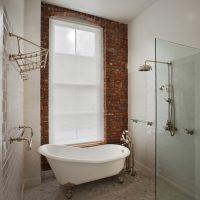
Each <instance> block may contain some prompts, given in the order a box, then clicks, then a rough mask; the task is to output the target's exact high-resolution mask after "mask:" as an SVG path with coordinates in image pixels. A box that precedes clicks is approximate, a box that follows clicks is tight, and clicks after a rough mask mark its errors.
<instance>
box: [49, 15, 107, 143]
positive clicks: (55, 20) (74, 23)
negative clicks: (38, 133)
mask: <svg viewBox="0 0 200 200" xmlns="http://www.w3.org/2000/svg"><path fill="white" fill-rule="evenodd" d="M66 24H67V27H70V26H71V27H72V28H74V27H75V26H76V27H78V28H80V30H81V29H82V30H84V28H85V27H87V28H86V30H90V29H91V30H93V31H94V29H96V30H97V31H100V34H99V36H100V38H99V40H100V47H99V49H100V51H99V58H98V59H100V65H101V67H102V70H101V72H102V73H101V74H100V76H101V77H100V79H101V85H100V86H97V87H100V88H99V89H100V93H101V94H100V96H101V98H102V100H101V105H100V107H101V110H99V115H100V120H101V122H100V123H101V130H102V133H101V136H100V139H98V140H94V141H85V142H83V143H97V142H104V141H105V134H104V69H103V68H104V65H103V29H102V28H100V27H97V26H93V25H90V24H83V23H80V22H77V21H71V20H63V19H58V18H51V19H50V26H49V143H50V144H55V141H54V139H53V138H54V135H55V134H56V133H55V130H54V121H53V117H54V111H53V109H51V108H52V107H53V105H54V100H53V96H52V94H51V93H52V91H53V88H54V83H53V80H52V76H51V74H52V63H51V56H52V55H53V53H54V51H53V50H54V45H53V44H52V43H53V42H51V41H53V37H54V34H53V28H54V26H55V25H60V26H66ZM65 144H67V145H73V144H82V142H81V143H80V142H76V143H70V144H68V143H67V142H66V143H65Z"/></svg>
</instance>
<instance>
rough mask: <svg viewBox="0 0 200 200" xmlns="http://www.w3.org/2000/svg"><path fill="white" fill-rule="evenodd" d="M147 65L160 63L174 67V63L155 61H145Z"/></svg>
mask: <svg viewBox="0 0 200 200" xmlns="http://www.w3.org/2000/svg"><path fill="white" fill-rule="evenodd" d="M147 63H159V64H164V65H172V62H163V61H155V60H145V64H147Z"/></svg>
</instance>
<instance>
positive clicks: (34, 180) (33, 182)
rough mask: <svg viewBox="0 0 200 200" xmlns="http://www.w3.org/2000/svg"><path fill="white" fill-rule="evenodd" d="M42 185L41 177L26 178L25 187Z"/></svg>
mask: <svg viewBox="0 0 200 200" xmlns="http://www.w3.org/2000/svg"><path fill="white" fill-rule="evenodd" d="M38 185H41V177H36V178H26V179H24V189H26V188H31V187H35V186H38Z"/></svg>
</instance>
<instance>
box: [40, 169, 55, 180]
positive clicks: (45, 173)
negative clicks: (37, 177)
mask: <svg viewBox="0 0 200 200" xmlns="http://www.w3.org/2000/svg"><path fill="white" fill-rule="evenodd" d="M48 178H55V175H54V173H53V171H52V170H48V171H42V180H45V179H48Z"/></svg>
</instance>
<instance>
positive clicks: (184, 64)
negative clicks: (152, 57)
mask: <svg viewBox="0 0 200 200" xmlns="http://www.w3.org/2000/svg"><path fill="white" fill-rule="evenodd" d="M160 61H161V62H169V63H170V64H159V62H160ZM156 97H157V98H156V100H157V103H156V122H157V123H156V124H157V126H156V199H157V200H200V50H199V49H195V48H190V47H187V46H183V45H179V44H175V43H171V42H168V41H164V40H160V39H156Z"/></svg>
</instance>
